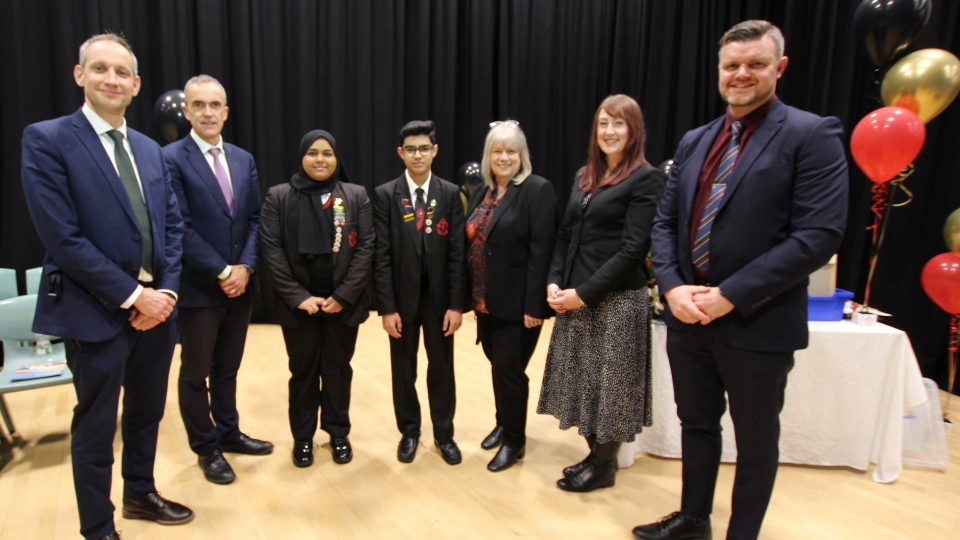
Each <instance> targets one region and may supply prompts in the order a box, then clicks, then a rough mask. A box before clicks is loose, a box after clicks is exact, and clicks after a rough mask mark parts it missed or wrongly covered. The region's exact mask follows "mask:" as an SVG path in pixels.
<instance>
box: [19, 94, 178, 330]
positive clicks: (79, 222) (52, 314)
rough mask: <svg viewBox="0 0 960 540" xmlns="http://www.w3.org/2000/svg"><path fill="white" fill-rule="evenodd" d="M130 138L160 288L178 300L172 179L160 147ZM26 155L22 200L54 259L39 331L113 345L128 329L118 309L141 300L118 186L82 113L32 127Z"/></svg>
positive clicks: (47, 271)
mask: <svg viewBox="0 0 960 540" xmlns="http://www.w3.org/2000/svg"><path fill="white" fill-rule="evenodd" d="M127 133H128V139H129V142H130V146H131V148H132V150H133V155H134V158H135V159H136V162H137V170H138V172H139V174H140V181H141V183H142V186H143V194H144V198H145V200H146V205H147V213H148V215H149V217H150V223H151V226H152V229H153V279H154V281H153V288H155V289H169V290H172V291H178V290H179V286H180V256H181V253H182V248H183V246H182V240H183V221H182V220H181V218H180V211H179V209H178V208H177V198H176V195H174V193H173V188H172V186H171V184H170V174H169V173H168V172H167V168H166V166H165V165H164V163H163V158H162V156H161V154H160V146H159V145H158V144H157V143H155V142H153V141H152V140H151V139H150V138H148V137H146V136H145V135H143V134H141V133H138V132H136V131H134V130H132V129H128V130H127ZM22 149H23V161H22V172H21V180H22V182H23V192H24V195H25V197H26V201H27V208H28V210H29V211H30V216H31V217H32V218H33V224H34V226H35V227H36V230H37V234H38V235H39V236H40V241H41V242H43V245H44V247H45V248H46V250H47V254H46V256H45V258H44V262H43V275H42V278H41V281H40V290H39V292H40V294H39V295H38V296H37V311H36V316H35V317H34V322H33V330H34V331H35V332H38V333H42V334H50V335H54V336H61V337H64V338H69V339H76V340H79V341H93V342H98V341H107V340H109V339H111V338H113V337H114V336H116V335H117V333H118V332H119V331H120V329H121V328H122V327H123V326H124V325H128V324H130V323H129V322H128V321H127V317H128V315H129V311H128V310H126V309H121V308H120V304H122V303H123V302H125V301H126V300H127V298H129V297H130V295H131V294H133V292H134V291H135V290H136V288H137V277H138V275H139V273H140V267H141V262H142V251H141V245H140V229H139V228H138V226H137V219H136V217H135V216H134V213H133V208H132V206H131V205H130V199H129V198H128V197H127V192H126V191H125V190H124V188H123V184H122V183H121V181H120V176H119V175H118V174H117V171H116V169H115V168H114V166H113V164H112V163H111V161H110V157H109V156H107V153H106V151H105V150H104V148H103V144H102V143H101V142H100V138H99V137H98V136H97V134H96V132H94V130H93V127H92V126H91V125H90V122H88V121H87V119H86V117H85V116H84V115H83V112H82V111H81V110H78V111H77V112H75V113H74V114H72V115H70V116H64V117H61V118H57V119H54V120H47V121H45V122H39V123H36V124H32V125H29V126H27V128H26V129H25V130H24V131H23V146H22ZM52 274H53V275H57V274H59V276H60V278H59V279H60V284H59V285H57V281H56V279H54V280H53V281H51V279H50V278H51V275H52ZM48 292H49V293H53V294H56V296H50V295H49V294H48Z"/></svg>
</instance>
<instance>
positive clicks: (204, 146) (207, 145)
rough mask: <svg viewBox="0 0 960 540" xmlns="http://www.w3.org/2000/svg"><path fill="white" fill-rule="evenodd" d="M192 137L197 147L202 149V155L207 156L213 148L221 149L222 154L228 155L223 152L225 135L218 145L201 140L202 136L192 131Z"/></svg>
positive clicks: (221, 137)
mask: <svg viewBox="0 0 960 540" xmlns="http://www.w3.org/2000/svg"><path fill="white" fill-rule="evenodd" d="M190 136H191V137H192V138H193V141H194V142H195V143H197V146H199V147H200V152H201V153H203V154H206V153H207V152H209V151H210V149H211V148H219V149H220V153H221V154H224V155H226V152H224V151H223V135H221V136H220V140H219V141H217V144H210V143H208V142H207V141H205V140H203V139H201V138H200V136H199V135H197V132H196V131H194V130H192V129H191V130H190Z"/></svg>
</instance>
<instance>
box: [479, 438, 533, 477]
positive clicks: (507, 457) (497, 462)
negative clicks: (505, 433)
mask: <svg viewBox="0 0 960 540" xmlns="http://www.w3.org/2000/svg"><path fill="white" fill-rule="evenodd" d="M523 454H524V447H523V446H512V445H510V444H507V443H503V444H502V445H500V450H498V451H497V455H495V456H493V459H492V460H490V463H488V464H487V470H489V471H491V472H500V471H502V470H504V469H509V468H510V467H513V465H514V464H515V463H516V462H517V461H518V460H521V459H523Z"/></svg>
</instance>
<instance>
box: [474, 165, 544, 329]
mask: <svg viewBox="0 0 960 540" xmlns="http://www.w3.org/2000/svg"><path fill="white" fill-rule="evenodd" d="M488 190H489V188H488V187H487V186H486V185H481V186H477V188H476V189H475V190H474V192H473V195H472V196H471V197H470V207H469V209H468V210H467V215H470V214H472V213H473V211H474V210H475V209H476V208H477V206H479V205H480V203H481V202H483V198H484V197H486V196H487V191H488ZM486 234H487V245H486V250H485V256H486V271H485V273H484V275H483V279H484V286H485V296H484V300H485V302H486V304H487V311H488V312H489V313H490V315H493V316H494V317H497V318H498V319H506V320H514V321H518V320H519V321H522V320H523V316H524V314H526V315H530V316H533V317H537V318H539V319H546V318H548V317H550V316H552V315H553V313H554V312H553V310H552V309H550V306H549V305H547V274H548V273H549V271H550V256H551V255H552V253H553V245H554V242H555V241H556V236H557V195H556V193H554V191H553V185H552V184H550V182H548V181H547V180H546V179H544V178H542V177H540V176H535V175H530V176H528V177H527V178H526V179H525V180H524V181H523V183H521V184H520V185H514V184H513V183H510V184H509V185H508V187H507V192H506V194H505V195H504V196H503V199H502V200H501V201H500V204H499V205H498V206H497V208H496V209H495V210H494V212H493V217H491V218H490V222H489V224H488V225H487V232H486Z"/></svg>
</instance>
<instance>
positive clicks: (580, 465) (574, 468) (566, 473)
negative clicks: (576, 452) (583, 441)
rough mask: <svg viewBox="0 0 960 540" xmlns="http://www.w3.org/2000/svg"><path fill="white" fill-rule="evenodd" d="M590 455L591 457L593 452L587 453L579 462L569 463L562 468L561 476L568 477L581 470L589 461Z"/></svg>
mask: <svg viewBox="0 0 960 540" xmlns="http://www.w3.org/2000/svg"><path fill="white" fill-rule="evenodd" d="M592 457H593V452H590V453H589V454H587V457H585V458H583V461H581V462H580V463H577V464H576V465H571V466H569V467H566V468H565V469H563V477H564V478H570V477H571V476H573V475H575V474H577V473H578V472H580V471H582V470H583V468H584V467H586V466H587V463H588V462H589V461H590V458H592Z"/></svg>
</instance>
